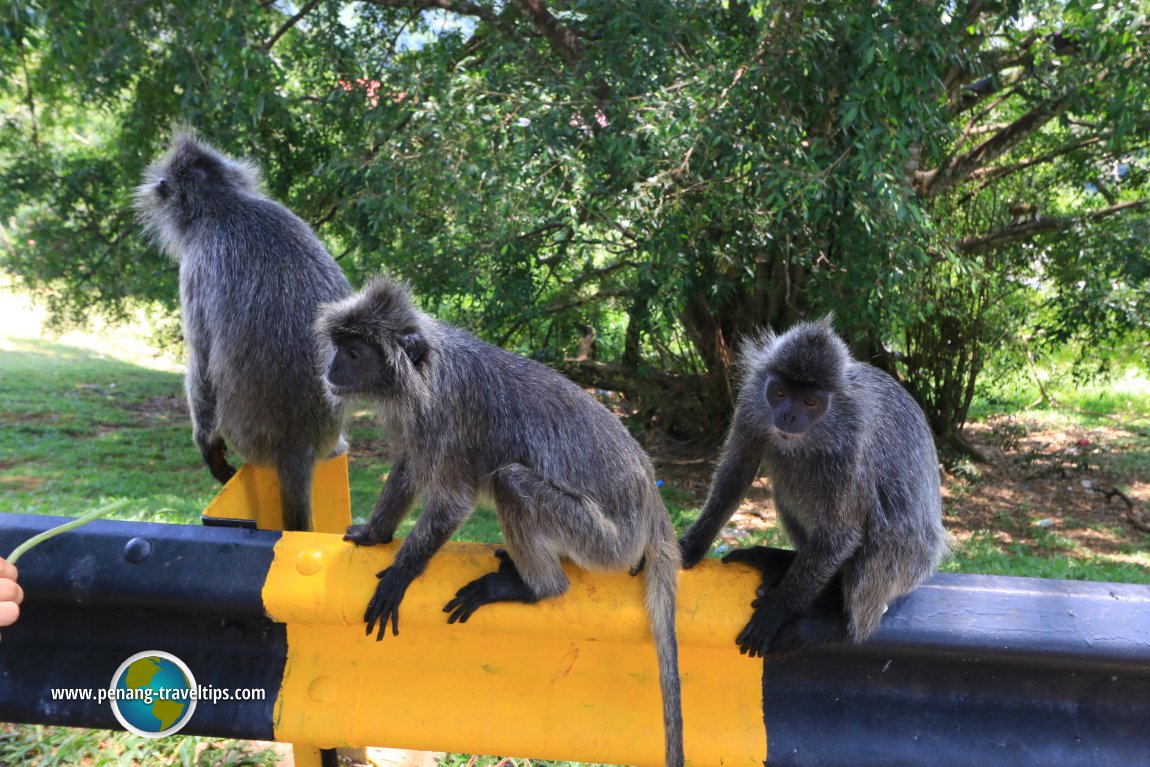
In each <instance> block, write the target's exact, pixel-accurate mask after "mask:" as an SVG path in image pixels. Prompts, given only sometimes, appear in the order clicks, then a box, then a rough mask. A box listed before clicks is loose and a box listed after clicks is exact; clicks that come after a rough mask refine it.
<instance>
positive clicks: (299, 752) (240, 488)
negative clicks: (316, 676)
mask: <svg viewBox="0 0 1150 767" xmlns="http://www.w3.org/2000/svg"><path fill="white" fill-rule="evenodd" d="M311 506H312V529H314V530H316V531H320V532H329V533H340V534H342V533H343V532H344V531H346V530H347V526H348V525H350V524H351V492H350V489H349V487H348V480H347V453H343V454H341V455H337V456H335V457H334V458H330V459H328V460H326V461H322V462H320V463H319V464H318V465H317V466H316V468H315V475H314V476H313V478H312V489H311ZM203 515H204V516H205V517H212V518H215V519H228V520H254V521H255V523H256V527H257V528H259V529H260V530H282V529H283V506H282V505H281V503H280V486H279V479H278V478H277V477H276V471H275V469H274V468H271V467H268V466H255V465H252V464H250V463H245V464H244V465H243V466H241V467H240V468H239V471H237V472H236V473H235V475H234V476H233V477H232V478H231V479H230V480H229V481H228V483H227V484H226V485H224V487H223V488H222V489H221V490H220V492H219V493H218V494H217V495H216V497H215V498H213V499H212V501H211V503H209V504H208V508H207V509H205V510H204V514H203ZM305 740H306V739H305ZM292 756H293V763H294V764H295V766H296V767H321V765H322V763H323V762H322V757H321V756H320V749H319V747H318V746H313V745H308V744H305V743H293V744H292Z"/></svg>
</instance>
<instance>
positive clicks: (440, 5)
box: [363, 0, 499, 23]
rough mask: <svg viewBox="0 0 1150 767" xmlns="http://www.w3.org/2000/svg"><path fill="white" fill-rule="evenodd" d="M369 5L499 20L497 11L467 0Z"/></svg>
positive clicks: (394, 0) (393, 0) (373, 1)
mask: <svg viewBox="0 0 1150 767" xmlns="http://www.w3.org/2000/svg"><path fill="white" fill-rule="evenodd" d="M363 2H364V3H366V4H367V5H374V6H378V7H380V8H408V9H410V10H413V11H448V12H450V13H454V14H457V15H459V16H474V17H475V18H477V19H482V20H483V21H490V22H492V23H495V22H497V21H498V20H499V17H498V16H497V15H496V13H495V11H493V10H492V9H490V8H488V7H486V6H483V5H477V4H475V3H471V2H467V0H363Z"/></svg>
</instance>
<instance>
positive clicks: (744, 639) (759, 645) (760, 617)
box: [735, 597, 792, 658]
mask: <svg viewBox="0 0 1150 767" xmlns="http://www.w3.org/2000/svg"><path fill="white" fill-rule="evenodd" d="M751 605H752V606H753V607H754V608H755V612H754V613H753V614H752V615H751V619H750V620H749V621H748V622H747V625H746V627H745V628H744V629H743V631H742V633H740V634H739V636H738V638H736V639H735V643H736V644H738V645H739V652H740V653H742V654H743V655H749V656H751V657H752V658H756V657H758V658H761V657H763V656H764V655H766V654H767V652H768V651H769V650H770V648H771V642H772V641H773V640H774V638H775V635H776V634H778V633H779V629H781V628H782V626H783V624H784V623H786V621H787V619H788V618H790V617H792V614H791V612H790V611H789V610H787V609H786V608H785V607H784V606H783V605H782V603H780V602H779V601H778V600H776V599H771V598H770V597H759V598H758V599H756V600H755V601H754V602H752V603H751Z"/></svg>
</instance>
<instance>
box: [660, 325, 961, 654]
mask: <svg viewBox="0 0 1150 767" xmlns="http://www.w3.org/2000/svg"><path fill="white" fill-rule="evenodd" d="M741 366H742V382H741V387H740V394H739V400H738V405H737V407H736V410H735V415H734V419H733V422H732V424H731V427H730V431H729V432H728V434H727V440H726V443H725V445H724V446H723V451H722V455H721V457H720V459H719V463H718V467H717V469H716V471H715V477H714V480H713V482H712V485H711V491H710V493H709V497H708V498H707V502H706V504H705V505H704V507H703V511H702V513H701V514H700V517H699V519H698V521H697V522H695V524H694V525H693V526H692V527H691V529H690V530H689V531H688V532H687V533H686V535H684V537H683V539H682V541H681V546H682V551H683V563H684V566H686V567H690V566H692V565H694V564H695V563H696V562H698V561H699V559H701V558H702V557H703V555H704V554H705V553H706V551H707V549H708V547H709V546H710V544H711V542H712V541H713V540H714V538H715V536H716V535H717V534H718V532H719V530H720V529H721V528H722V526H723V525H724V524H726V522H727V520H729V519H730V517H731V515H732V514H733V513H734V511H735V509H736V508H737V507H738V504H739V502H740V501H741V500H742V498H743V496H744V495H745V494H746V491H747V488H748V487H749V486H750V484H751V482H752V481H753V479H754V478H755V475H756V474H757V473H758V470H759V467H760V464H762V465H763V466H764V467H765V469H766V473H767V475H768V476H769V477H770V479H771V484H772V489H773V492H774V497H775V503H776V506H777V508H778V511H779V517H780V520H781V521H782V525H783V528H784V530H785V531H786V533H787V536H788V537H789V538H790V540H791V542H792V543H793V544H794V546H795V549H796V552H797V554H796V555H795V556H794V557H792V558H791V559H793V564H792V563H791V561H790V559H786V560H785V562H783V564H782V567H783V571H784V572H785V574H782V573H775V574H774V581H775V582H776V583H777V587H776V588H775V589H774V590H773V591H772V590H769V588H768V589H764V590H761V592H760V599H759V600H756V618H753V619H752V623H751V624H748V630H750V629H751V628H752V626H753V624H754V623H755V621H756V620H759V619H761V618H762V616H761V615H760V612H761V611H763V610H772V609H773V610H776V611H780V614H783V613H789V614H790V615H791V617H792V619H793V618H794V616H801V615H802V614H804V613H805V612H807V611H809V610H811V609H812V607H813V606H815V604H816V602H817V601H820V600H821V601H822V602H823V603H825V602H827V601H828V599H829V600H830V601H832V602H835V601H837V602H838V605H839V609H840V610H841V609H842V606H843V605H845V612H846V615H845V617H846V619H847V621H846V625H845V626H844V629H845V632H844V633H845V634H846V636H845V637H842V638H848V639H850V640H853V641H856V642H858V641H862V640H863V639H865V638H866V637H868V636H869V635H870V634H871V633H873V632H874V630H875V629H876V628H877V627H878V625H879V621H880V619H881V618H882V615H883V613H884V612H886V609H887V606H888V605H889V604H890V603H891V602H892V601H893V600H894V599H896V598H898V597H900V596H902V595H904V594H906V593H908V592H910V591H911V590H912V589H914V588H915V586H917V585H918V584H919V583H920V582H921V581H922V580H923V579H925V578H927V577H928V576H929V575H930V574H931V573H932V572H933V571H934V570H935V568H936V567H937V566H938V563H939V562H940V561H941V559H942V558H943V557H944V556H945V554H946V551H947V536H946V532H945V531H944V530H943V527H942V498H941V494H940V490H939V471H938V455H937V453H936V451H935V447H934V441H933V439H932V437H931V433H930V430H929V428H928V426H927V423H926V419H925V417H924V416H923V413H922V411H921V409H920V408H919V407H918V405H917V403H915V401H914V400H913V399H912V398H911V397H910V395H909V394H907V392H906V391H905V390H904V389H903V388H902V387H901V386H900V385H899V384H898V383H897V382H896V381H895V380H894V379H893V378H891V377H890V376H889V375H887V374H886V373H884V372H882V371H880V370H878V369H877V368H874V367H872V366H870V365H867V364H865V363H861V362H857V361H855V360H853V359H852V358H851V356H850V353H849V351H848V350H847V347H846V345H845V344H844V343H843V342H842V340H841V339H839V337H838V336H837V335H835V333H834V331H833V329H832V326H831V321H830V318H829V317H828V318H824V319H823V320H821V321H819V322H815V323H803V324H800V325H797V326H795V327H793V328H792V329H790V330H789V331H788V332H786V333H784V334H782V335H778V334H775V333H773V332H767V333H766V334H764V335H763V336H762V337H760V338H758V339H756V340H753V341H751V342H750V343H747V344H746V345H745V346H744V348H743V349H742V354H741ZM772 375H774V376H781V377H783V378H785V379H787V380H789V381H792V382H797V383H800V384H807V385H816V386H817V387H818V388H819V389H821V390H823V391H824V392H826V393H827V394H829V397H830V399H829V405H828V408H827V411H826V413H825V414H824V415H823V416H822V417H821V418H820V419H818V420H817V421H815V423H814V424H813V425H812V426H811V427H810V429H809V430H808V431H807V432H806V433H805V434H804V435H803V436H802V437H801V438H794V437H791V438H787V437H786V436H784V435H782V434H781V433H780V432H779V431H778V430H777V429H776V428H775V426H774V425H773V424H772V422H771V419H770V416H771V410H770V406H769V405H768V403H767V400H766V392H765V389H766V386H767V380H768V379H769V378H770V377H771V376H772ZM764 556H768V555H766V554H760V555H747V554H737V555H734V556H732V557H731V558H732V559H734V560H736V561H745V562H750V563H752V564H758V565H759V566H763V563H764V562H765V561H766V560H764V559H763V557H764ZM756 557H757V558H758V561H757V562H756V561H755V560H756ZM768 558H769V557H768ZM776 561H783V560H778V559H777V558H776ZM787 565H789V569H786V567H787ZM764 569H765V568H764ZM768 575H770V574H769V573H768ZM839 578H841V601H839V600H838V597H839V595H838V594H831V595H830V596H829V597H828V596H826V595H825V594H823V592H824V590H826V589H827V588H828V585H829V586H830V588H831V589H836V588H838V587H839V586H838V583H839V582H838V580H837V579H839ZM832 581H833V583H832ZM771 585H774V583H772V582H771V581H770V580H768V581H766V582H765V586H767V587H769V586H771ZM820 595H822V596H820ZM777 628H780V627H779V626H771V627H769V628H763V630H762V632H761V633H760V634H759V635H758V636H757V637H756V636H753V632H752V636H751V638H750V639H748V638H747V637H748V633H747V632H744V635H742V636H741V637H740V643H741V644H742V643H744V641H747V642H748V644H749V647H748V645H745V646H744V652H747V651H748V649H749V650H750V651H751V654H752V655H754V654H761V651H765V650H766V649H767V648H768V647H769V648H770V649H771V650H772V651H774V650H777V649H779V646H778V643H777V642H776V643H775V644H772V640H773V639H776V637H774V636H770V635H769V634H773V632H774V630H775V629H777ZM807 628H809V626H805V627H804V626H803V625H801V621H800V623H799V624H792V625H791V627H790V632H791V636H790V637H789V640H790V641H791V642H792V645H791V646H789V647H786V645H787V641H788V638H787V637H785V636H783V638H782V641H781V644H782V645H783V646H784V647H785V648H786V649H796V647H797V646H802V645H803V644H804V643H813V642H812V640H811V636H809V635H807V636H804V635H803V634H804V632H805V631H806V629H807ZM787 632H788V629H785V628H784V629H783V630H782V631H780V632H779V633H780V635H786V634H787ZM808 634H809V632H808ZM824 639H825V640H826V641H831V638H830V637H824ZM815 641H817V640H815ZM756 650H758V651H759V652H757V651H756Z"/></svg>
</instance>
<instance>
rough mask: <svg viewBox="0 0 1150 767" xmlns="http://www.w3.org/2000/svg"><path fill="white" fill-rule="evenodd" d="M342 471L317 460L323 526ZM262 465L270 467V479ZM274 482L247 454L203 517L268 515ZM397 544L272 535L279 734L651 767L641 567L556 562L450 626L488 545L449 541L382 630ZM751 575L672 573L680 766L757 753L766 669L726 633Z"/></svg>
mask: <svg viewBox="0 0 1150 767" xmlns="http://www.w3.org/2000/svg"><path fill="white" fill-rule="evenodd" d="M345 467H346V463H345V462H343V460H342V458H337V459H334V460H333V461H330V462H327V463H326V464H324V465H321V467H320V469H319V470H318V471H317V477H316V482H315V497H316V501H317V502H316V504H315V508H316V519H317V524H316V527H317V528H320V527H321V524H322V525H324V526H326V525H328V524H329V523H328V522H321V521H320V520H321V519H335V518H336V517H338V516H339V515H338V514H334V513H332V510H331V508H332V507H333V506H336V505H337V503H336V502H333V501H332V500H331V499H332V498H336V499H340V498H346V497H347V492H346V487H347V480H346V468H345ZM341 472H342V474H341ZM261 475H270V479H271V483H270V485H269V484H268V482H267V477H266V476H261ZM274 484H275V483H274V474H273V473H271V472H266V471H261V470H256V471H250V472H249V471H248V469H247V467H245V468H244V469H241V472H240V473H239V474H237V475H236V478H235V479H233V481H232V482H231V483H229V485H228V486H227V488H225V490H224V491H223V492H222V493H221V495H220V497H219V498H217V500H216V502H214V503H213V504H212V506H211V507H209V509H208V512H207V515H208V516H218V517H227V518H238V517H242V516H243V514H244V513H245V510H255V511H254V513H255V514H256V515H264V517H265V519H266V518H267V515H269V514H271V513H274V511H275V510H277V509H278V498H275V499H274V500H273V499H272V497H271V494H272V492H273V490H274V487H273V486H274ZM345 508H346V507H345ZM321 514H322V515H324V516H322V517H321ZM257 518H258V517H257ZM345 524H346V522H342V521H341V523H340V525H339V526H338V529H339V530H340V531H341V532H342V529H343V525H345ZM261 526H262V525H261ZM327 529H331V527H327ZM399 544H400V541H399V540H396V541H395V542H393V543H391V544H389V545H387V546H375V547H370V548H357V547H355V546H353V545H351V544H349V543H346V542H344V541H343V540H342V537H341V535H339V534H318V533H284V534H283V537H282V538H281V539H280V541H279V542H278V543H277V544H276V547H275V559H274V562H273V564H272V566H271V569H270V571H269V573H268V577H267V581H266V583H265V586H264V590H263V599H264V605H265V609H266V610H267V612H268V614H269V615H270V616H271V617H272V619H273V620H275V621H278V622H282V623H284V624H286V627H287V638H288V655H287V663H286V668H285V672H284V679H283V686H282V689H281V691H280V696H279V699H278V701H277V704H276V709H275V722H274V727H275V734H276V739H277V740H282V741H289V742H299V743H311V744H316V745H318V746H320V747H322V748H333V747H338V746H344V745H352V746H363V745H386V746H390V747H397V748H410V749H419V750H436V751H451V752H462V753H475V754H498V755H509V756H526V757H535V758H544V759H566V760H577V761H595V762H607V763H614V764H627V765H639V766H643V765H651V766H652V767H656V766H657V765H660V764H661V763H662V757H663V726H662V706H661V702H660V698H659V683H658V668H657V664H656V659H655V650H654V645H653V641H652V638H651V634H650V629H649V627H648V623H647V617H646V613H645V611H644V609H643V592H642V580H641V579H642V576H637V577H632V576H630V575H629V574H627V573H625V572H622V573H589V572H585V571H582V570H580V569H578V568H575V567H568V568H567V575H568V577H569V578H570V579H571V588H570V590H569V591H568V592H567V593H566V594H564V595H563V596H562V597H559V598H557V599H551V600H546V601H544V602H540V603H538V604H534V605H523V604H495V605H489V606H485V607H484V608H483V609H482V610H480V611H479V612H478V613H476V614H475V615H474V616H473V617H472V618H471V619H470V620H469V621H468V622H467V623H466V624H461V625H449V624H448V623H447V616H446V615H445V614H444V613H443V612H442V608H443V605H445V604H446V603H447V601H448V600H449V599H450V598H451V597H452V596H453V595H454V594H455V592H456V590H457V589H459V588H460V587H462V586H463V585H465V584H467V583H469V582H470V581H471V580H473V579H475V578H477V577H479V576H481V575H483V574H484V573H487V572H491V571H492V570H494V569H495V567H496V564H497V563H496V560H495V557H494V556H493V555H492V552H493V550H494V549H495V546H488V545H480V544H465V543H451V544H448V545H447V546H446V547H445V548H444V550H443V551H441V552H440V553H439V554H437V555H436V556H435V557H434V558H433V559H432V561H431V564H430V566H429V567H428V570H427V572H425V573H424V574H423V575H422V576H420V577H419V578H418V579H416V581H415V582H414V583H412V585H411V587H410V588H409V589H408V591H407V594H406V595H405V597H404V600H403V604H402V606H401V608H400V621H399V626H400V633H399V636H392V635H391V634H390V633H388V635H387V636H385V637H384V639H383V640H382V641H380V642H377V641H376V640H375V637H374V636H366V635H365V632H364V622H363V612H364V608H365V607H366V605H367V602H368V600H369V599H370V597H371V594H372V593H373V591H374V589H375V584H376V577H375V575H376V573H377V572H379V571H380V570H382V569H383V568H385V567H387V566H388V565H390V564H391V561H392V558H393V557H394V554H395V552H396V551H397V550H398V548H399ZM757 585H758V577H757V575H755V574H753V573H751V572H749V571H747V570H745V569H744V568H736V567H730V568H728V567H725V566H723V565H720V564H718V563H714V562H704V563H702V564H701V565H700V566H699V567H697V568H694V569H692V570H691V571H690V572H689V573H684V574H683V577H681V578H680V584H679V598H678V603H679V614H678V631H679V655H680V671H681V675H682V685H683V720H684V736H683V740H684V748H685V751H686V756H687V762H688V764H694V765H761V764H762V763H763V761H764V760H765V759H766V755H767V736H766V731H765V729H764V724H763V708H762V669H763V666H762V663H761V661H758V662H756V661H752V660H749V659H747V658H745V657H743V656H741V655H739V653H738V650H737V647H736V646H735V643H734V637H735V636H736V635H737V634H738V632H739V630H740V629H741V628H742V626H743V625H745V623H746V621H747V619H748V617H749V616H750V599H751V595H752V594H753V593H754V590H755V588H756V586H757Z"/></svg>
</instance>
